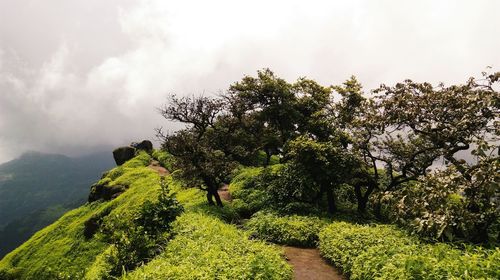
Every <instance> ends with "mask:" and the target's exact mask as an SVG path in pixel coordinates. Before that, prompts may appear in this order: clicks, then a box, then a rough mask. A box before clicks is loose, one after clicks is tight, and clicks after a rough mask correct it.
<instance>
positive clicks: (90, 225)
mask: <svg viewBox="0 0 500 280" xmlns="http://www.w3.org/2000/svg"><path fill="white" fill-rule="evenodd" d="M100 222H101V219H99V218H98V217H91V218H90V219H88V220H86V221H85V223H84V226H85V227H84V229H83V236H85V238H87V239H89V238H91V237H92V236H94V234H95V233H96V232H97V230H98V229H99V226H100Z"/></svg>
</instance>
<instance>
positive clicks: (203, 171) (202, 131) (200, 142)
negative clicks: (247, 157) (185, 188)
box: [158, 96, 244, 207]
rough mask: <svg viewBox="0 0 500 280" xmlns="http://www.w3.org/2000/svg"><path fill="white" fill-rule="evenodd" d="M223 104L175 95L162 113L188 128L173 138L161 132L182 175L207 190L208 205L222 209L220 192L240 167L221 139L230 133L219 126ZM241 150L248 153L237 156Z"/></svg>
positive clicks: (207, 99) (194, 184)
mask: <svg viewBox="0 0 500 280" xmlns="http://www.w3.org/2000/svg"><path fill="white" fill-rule="evenodd" d="M223 105H224V103H223V101H222V100H221V99H216V98H209V97H193V98H188V97H184V98H176V97H175V96H171V98H170V104H169V105H167V106H164V107H163V108H162V109H160V112H161V114H162V115H163V116H164V117H165V118H167V119H170V120H175V121H180V122H182V123H185V124H187V125H188V127H187V128H186V129H183V130H180V131H178V132H176V133H174V134H171V135H164V134H163V133H162V131H161V130H159V131H158V136H159V137H160V138H161V139H163V144H162V147H163V148H164V149H165V150H166V151H168V152H169V153H170V154H172V155H173V156H175V158H176V160H175V163H174V166H175V167H176V168H178V169H179V173H178V174H179V175H178V176H179V177H180V178H181V179H182V180H183V181H185V182H187V183H188V184H190V185H191V186H194V187H199V188H200V189H202V190H204V191H206V192H207V201H208V203H209V204H211V205H214V204H217V205H218V206H220V207H222V206H223V204H222V201H221V199H220V196H219V194H218V192H217V190H218V189H219V187H220V186H221V184H222V183H223V182H224V180H225V179H226V177H227V175H228V174H230V173H231V171H232V169H233V168H234V167H235V164H236V162H235V161H234V160H233V158H232V156H231V153H230V151H229V149H228V147H227V145H226V144H224V145H223V143H225V141H223V140H221V137H225V136H227V135H228V134H227V133H228V132H227V131H223V130H221V129H220V127H219V126H217V120H219V119H220V118H221V116H222V113H223V108H224V106H223ZM237 151H240V152H244V150H242V149H233V150H232V152H233V154H236V152H237ZM214 199H215V202H214Z"/></svg>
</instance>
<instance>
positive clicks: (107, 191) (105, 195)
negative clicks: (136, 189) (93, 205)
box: [88, 183, 127, 202]
mask: <svg viewBox="0 0 500 280" xmlns="http://www.w3.org/2000/svg"><path fill="white" fill-rule="evenodd" d="M126 190H127V186H123V185H113V186H108V185H107V184H98V183H96V184H94V185H92V187H91V188H90V194H89V199H88V201H89V202H93V201H96V200H99V199H102V200H112V199H115V198H116V197H118V196H119V195H120V194H122V193H123V192H124V191H126Z"/></svg>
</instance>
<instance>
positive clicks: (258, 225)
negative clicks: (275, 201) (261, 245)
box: [245, 212, 328, 247]
mask: <svg viewBox="0 0 500 280" xmlns="http://www.w3.org/2000/svg"><path fill="white" fill-rule="evenodd" d="M327 224H328V220H326V219H320V218H318V217H314V216H298V215H292V216H279V215H277V214H273V213H266V212H258V213H256V214H254V215H253V216H252V218H251V219H250V220H249V221H248V222H246V223H245V228H247V229H248V230H249V231H250V233H251V234H252V235H253V236H256V237H258V238H260V239H263V240H267V241H269V242H273V243H277V244H283V245H291V246H300V247H316V245H317V244H316V242H317V241H318V234H319V232H320V230H321V229H322V228H323V227H324V226H326V225H327Z"/></svg>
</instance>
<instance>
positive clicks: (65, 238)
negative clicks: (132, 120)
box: [0, 153, 160, 279]
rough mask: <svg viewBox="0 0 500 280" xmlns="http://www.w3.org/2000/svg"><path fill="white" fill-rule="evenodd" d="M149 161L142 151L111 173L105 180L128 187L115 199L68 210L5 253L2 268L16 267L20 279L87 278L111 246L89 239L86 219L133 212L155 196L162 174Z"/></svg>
mask: <svg viewBox="0 0 500 280" xmlns="http://www.w3.org/2000/svg"><path fill="white" fill-rule="evenodd" d="M147 164H149V158H148V157H147V154H145V153H141V154H140V155H139V156H138V157H136V158H134V159H132V160H130V161H129V162H127V163H126V164H124V165H123V166H122V167H118V168H115V169H113V170H111V171H110V172H108V173H107V175H106V177H105V178H104V179H102V180H111V184H125V185H128V186H129V189H128V190H127V191H126V192H124V193H123V194H122V195H120V196H119V197H118V198H116V199H114V200H112V201H108V202H94V203H91V204H85V205H84V206H81V207H79V208H77V209H74V210H72V211H69V212H68V213H66V214H65V215H63V216H62V217H61V218H60V219H59V220H57V221H56V222H55V223H53V224H51V225H49V226H48V227H46V228H44V229H42V230H41V231H39V232H37V233H36V234H35V235H34V236H33V237H31V238H30V239H29V240H28V241H26V242H25V243H24V244H23V245H21V246H20V247H18V248H17V249H15V250H14V251H12V252H11V253H10V254H8V255H6V256H5V257H4V258H3V259H2V260H1V261H0V270H12V269H15V270H16V273H17V275H18V276H17V278H20V279H82V278H84V276H85V275H86V273H87V272H88V271H89V270H95V269H96V268H95V267H94V266H96V265H101V264H100V263H99V260H98V256H99V255H100V254H101V253H103V252H105V251H106V250H108V247H109V245H108V244H106V243H104V242H102V241H101V240H100V239H99V238H97V237H94V238H91V239H86V238H85V237H84V235H83V232H84V222H85V221H86V220H88V219H90V218H91V217H92V216H93V215H95V214H98V213H100V212H103V211H105V210H106V209H112V210H111V212H110V214H109V215H120V214H123V213H125V212H128V211H134V210H135V209H137V207H139V206H140V205H141V204H142V203H143V202H144V201H145V200H146V199H155V198H156V193H157V192H158V190H159V188H160V187H159V183H158V182H159V176H158V175H157V174H156V172H155V171H153V170H151V169H149V168H147V167H145V166H146V165H147ZM96 261H97V262H96Z"/></svg>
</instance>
